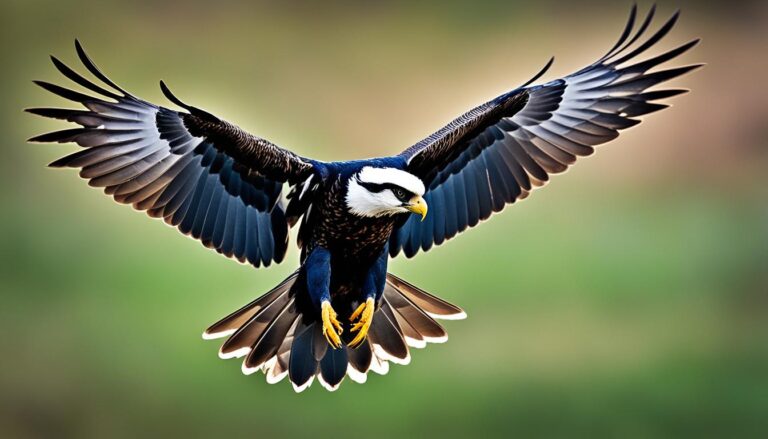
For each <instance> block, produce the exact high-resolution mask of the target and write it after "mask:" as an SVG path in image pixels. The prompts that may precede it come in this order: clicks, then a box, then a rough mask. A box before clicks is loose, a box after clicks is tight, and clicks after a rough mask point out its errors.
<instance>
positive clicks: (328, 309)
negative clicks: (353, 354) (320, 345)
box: [320, 301, 342, 349]
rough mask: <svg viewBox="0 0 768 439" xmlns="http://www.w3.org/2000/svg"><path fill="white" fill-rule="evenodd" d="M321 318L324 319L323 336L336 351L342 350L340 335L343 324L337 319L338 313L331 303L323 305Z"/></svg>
mask: <svg viewBox="0 0 768 439" xmlns="http://www.w3.org/2000/svg"><path fill="white" fill-rule="evenodd" d="M320 316H321V317H322V319H323V335H324V336H325V339H326V340H328V344H329V345H331V347H332V348H334V349H338V348H340V347H341V337H339V335H340V334H341V332H342V329H341V323H340V322H339V321H338V319H336V311H334V310H333V307H332V306H331V302H328V301H325V302H323V303H322V305H321V311H320Z"/></svg>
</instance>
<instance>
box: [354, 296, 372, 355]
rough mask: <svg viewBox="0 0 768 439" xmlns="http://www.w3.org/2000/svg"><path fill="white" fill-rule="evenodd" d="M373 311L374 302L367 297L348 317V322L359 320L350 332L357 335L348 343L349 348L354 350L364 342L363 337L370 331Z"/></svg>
mask: <svg viewBox="0 0 768 439" xmlns="http://www.w3.org/2000/svg"><path fill="white" fill-rule="evenodd" d="M375 309H376V301H375V300H374V299H373V297H369V298H368V299H366V301H365V302H363V303H361V304H360V306H358V307H357V309H356V310H355V312H353V313H352V315H351V316H349V321H350V322H354V321H355V320H357V319H358V318H359V320H358V321H357V323H355V324H354V325H353V326H352V330H351V331H352V332H357V335H356V336H355V338H353V339H352V341H350V342H349V347H351V348H356V347H358V346H360V344H361V343H362V342H363V341H364V340H365V337H366V336H367V335H368V329H370V327H371V322H372V321H373V311H375Z"/></svg>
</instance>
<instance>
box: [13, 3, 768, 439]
mask: <svg viewBox="0 0 768 439" xmlns="http://www.w3.org/2000/svg"><path fill="white" fill-rule="evenodd" d="M679 4H682V8H683V10H684V14H683V17H682V20H681V23H680V26H679V27H678V29H676V30H675V31H674V32H673V33H672V35H671V37H669V41H668V42H665V43H664V44H663V45H662V46H663V47H672V46H673V45H674V44H675V43H682V42H684V41H687V39H689V38H692V37H696V36H702V37H704V43H703V44H702V45H701V46H700V47H699V48H697V49H696V50H695V51H693V53H691V54H689V55H686V57H685V59H684V60H683V62H700V61H704V62H707V63H708V64H709V65H708V66H707V68H705V69H704V70H702V71H699V72H697V73H695V74H693V75H691V76H688V77H685V78H682V79H679V80H678V81H677V82H676V85H677V86H681V87H688V88H692V89H693V93H691V94H689V95H685V96H683V97H680V98H677V99H676V100H675V101H674V103H675V107H674V108H673V109H671V110H667V111H665V112H662V113H660V114H656V115H652V116H650V117H648V118H647V119H648V120H647V122H646V123H643V124H642V125H640V126H639V127H637V128H635V129H632V130H630V131H629V132H627V133H626V134H624V135H623V136H622V137H621V138H620V139H619V140H617V141H614V142H613V143H611V144H610V145H608V146H605V147H602V148H600V151H599V153H598V154H596V157H594V158H589V159H588V160H584V161H583V162H582V163H579V164H578V165H577V166H576V167H574V169H573V170H572V171H570V172H569V173H568V174H567V175H563V176H557V177H555V178H554V179H553V180H554V182H553V184H551V185H550V186H547V187H546V188H544V189H542V190H539V191H537V192H536V193H535V194H533V196H532V197H531V198H530V199H529V200H526V201H525V202H523V203H521V206H514V207H511V208H509V209H508V210H507V211H505V212H504V214H502V215H499V216H496V217H494V218H493V219H492V220H491V221H489V222H488V223H486V224H483V225H482V226H481V227H478V228H477V229H476V230H472V231H471V232H468V233H466V234H465V235H462V236H461V237H460V238H457V239H456V240H454V241H451V242H450V243H448V244H446V245H444V246H442V247H440V248H437V249H434V250H432V251H431V252H429V253H427V254H424V255H419V257H417V258H415V259H412V260H404V259H402V260H401V259H397V260H393V261H392V263H391V270H392V271H393V272H395V273H397V274H399V275H401V276H403V277H405V278H406V279H408V280H410V281H412V282H414V283H415V284H417V285H420V286H422V287H424V288H425V289H427V290H429V291H432V292H434V293H436V294H438V295H440V296H442V297H445V298H446V299H448V300H450V301H452V302H455V303H457V304H459V305H461V306H463V307H464V308H465V309H466V310H467V313H468V314H469V318H468V319H467V320H465V321H461V322H448V323H447V324H446V326H447V328H448V330H449V332H450V334H451V340H450V342H448V343H447V344H442V345H430V346H429V347H428V348H427V349H425V350H424V351H415V352H414V353H413V361H412V364H411V365H409V366H407V367H402V366H393V367H392V369H391V371H390V373H389V374H388V375H387V376H384V377H381V376H378V375H371V376H370V377H369V380H368V383H366V384H365V385H362V386H361V385H357V384H354V383H351V382H347V383H345V384H344V385H342V388H341V389H340V390H339V391H338V392H336V393H333V394H330V393H327V392H326V391H325V390H324V389H322V388H320V387H319V386H317V385H316V386H313V387H312V388H311V389H310V390H309V391H308V392H305V393H304V394H300V395H296V394H294V393H293V391H292V390H291V388H290V386H289V385H288V384H287V383H285V382H283V383H281V384H279V385H275V386H270V385H267V384H266V383H265V382H264V379H263V377H261V376H258V375H256V376H251V377H245V376H243V375H241V374H240V370H239V364H237V363H236V362H235V361H229V362H224V361H221V360H219V359H218V358H217V357H216V350H217V348H218V346H217V344H216V343H214V342H203V341H202V340H200V337H199V334H200V332H201V331H202V329H203V328H205V327H206V326H207V325H208V324H209V323H211V322H213V321H214V320H216V319H218V318H219V317H221V316H222V315H224V314H226V313H228V312H229V311H231V310H232V309H234V308H235V307H238V306H239V305H241V304H243V303H245V302H247V301H249V300H250V299H252V298H253V297H254V296H256V295H259V294H261V293H262V292H264V291H266V290H267V289H269V288H270V287H271V286H272V285H274V284H275V283H277V282H278V281H279V280H281V279H282V278H283V277H284V276H285V275H286V274H287V273H288V272H290V271H292V270H293V269H294V268H295V264H296V262H297V258H298V255H297V253H298V252H297V251H295V250H294V251H293V252H292V253H291V254H290V255H289V257H288V258H287V262H286V263H284V264H283V265H281V266H278V267H273V268H269V269H266V270H260V271H255V270H253V269H251V268H249V267H247V266H242V265H238V264H236V263H233V262H232V261H229V260H226V259H225V258H222V257H220V256H218V255H216V254H215V253H214V252H211V251H209V250H205V249H203V248H202V247H201V246H200V245H199V244H198V243H196V242H194V241H192V240H189V239H184V238H182V237H180V236H179V235H178V233H176V232H175V231H173V230H171V229H170V228H168V227H161V226H160V225H159V223H158V222H157V221H154V220H149V219H148V218H145V217H143V216H142V215H140V214H137V213H130V209H128V208H126V207H122V206H117V205H115V204H114V203H111V202H109V200H108V199H107V198H106V197H105V196H103V195H99V194H98V193H97V192H96V191H95V190H93V189H90V188H88V187H87V186H86V185H85V184H83V183H82V182H81V181H78V179H77V177H76V175H75V173H74V172H71V171H52V170H48V169H45V167H44V164H45V163H47V162H49V161H51V160H53V159H54V158H57V157H59V156H61V155H63V154H65V153H66V152H69V151H72V150H74V149H75V147H73V146H71V145H29V144H26V143H25V141H24V139H26V138H28V137H30V136H32V135H34V134H38V133H40V132H44V131H46V130H52V129H56V128H59V127H62V126H63V125H62V124H60V123H56V122H52V121H46V120H41V119H36V118H33V117H31V116H29V115H25V114H23V113H22V112H21V109H22V108H24V107H31V106H43V105H45V106H47V105H51V104H55V105H64V101H60V100H58V99H57V98H55V97H53V96H51V95H48V94H46V93H45V92H43V91H41V90H39V89H36V88H35V87H33V85H32V84H31V83H30V80H31V79H46V80H55V81H56V82H59V83H63V82H66V81H65V80H64V79H61V78H59V77H58V75H57V74H56V72H55V71H54V69H53V68H52V67H51V66H50V65H49V64H48V62H47V60H46V54H48V53H55V54H57V56H59V57H60V58H62V59H63V60H65V61H70V62H71V64H73V66H76V63H75V62H74V60H75V57H74V50H73V47H72V40H73V39H74V37H78V38H80V39H81V41H82V42H83V43H84V44H85V46H86V48H87V49H88V50H89V52H90V54H91V56H92V57H93V58H94V59H95V60H96V61H97V63H98V64H99V65H100V66H101V67H102V69H104V70H105V71H106V72H107V73H108V74H110V76H111V77H112V78H113V79H114V80H116V81H117V82H118V83H120V84H121V85H123V86H124V87H126V88H127V89H129V90H131V91H133V92H134V93H135V94H137V95H139V96H142V97H145V98H146V99H150V100H153V101H156V102H159V103H163V104H166V102H165V100H164V99H163V98H162V97H161V94H160V93H159V89H158V87H157V85H156V84H157V82H156V81H157V80H158V79H161V78H162V79H165V80H167V81H168V82H169V84H170V85H171V87H172V88H173V89H174V91H175V92H176V93H177V94H178V95H179V96H180V97H181V98H182V99H184V100H186V101H188V102H190V103H193V104H194V105H197V106H200V107H202V108H206V109H208V110H210V111H212V112H214V113H216V114H219V115H221V116H222V117H224V118H226V119H228V120H231V121H233V122H235V123H238V124H240V125H241V126H243V127H244V128H246V129H249V130H251V131H252V132H254V133H258V134H259V135H262V136H264V137H266V138H268V139H271V140H273V141H275V142H276V143H278V144H281V145H283V146H286V147H288V148H291V149H293V150H295V151H297V152H299V153H300V154H303V155H307V156H311V157H317V158H320V159H327V160H333V159H343V158H359V157H366V156H375V155H384V154H391V153H395V152H397V151H399V150H401V149H403V148H404V147H406V146H408V145H410V144H411V143H413V142H415V141H416V140H418V139H419V138H420V137H423V136H425V135H427V134H428V133H429V132H431V131H433V130H435V129H437V128H439V127H440V126H441V125H442V124H443V123H444V122H447V121H448V120H450V119H452V118H453V117H454V116H456V115H457V114H460V113H461V112H463V111H465V110H466V109H468V108H470V107H471V106H473V105H475V104H477V103H479V102H482V101H484V100H485V99H487V98H490V97H492V96H495V95H497V94H498V93H501V92H503V91H505V90H508V89H511V88H513V87H514V86H516V85H517V84H519V83H521V82H523V81H524V80H525V79H527V77H529V76H530V75H531V74H533V73H535V72H536V71H537V70H538V69H539V67H540V65H541V64H542V63H544V62H545V61H546V60H547V58H548V57H549V56H550V55H552V54H554V55H556V56H557V57H558V63H557V64H556V65H555V67H554V68H553V70H552V72H551V75H550V76H549V77H550V78H551V77H554V76H552V75H562V74H566V73H568V72H570V71H573V70H574V69H576V68H579V67H581V66H582V65H583V64H585V63H588V62H590V61H592V60H593V59H595V58H596V57H598V56H599V55H601V54H602V52H603V51H604V50H606V49H607V48H608V47H610V45H611V44H612V43H613V41H614V39H615V38H616V37H617V36H618V33H619V32H620V29H621V27H622V25H623V23H624V21H623V20H624V18H625V15H626V13H627V10H628V8H629V5H628V4H624V3H623V2H618V3H617V2H586V3H585V2H579V3H569V4H560V3H559V2H554V1H544V2H535V3H534V2H530V3H529V2H518V1H503V2H502V1H498V2H490V3H478V2H468V3H464V2H458V1H448V2H433V3H430V2H416V3H411V2H405V1H400V2H394V3H389V4H386V5H385V4H383V3H379V2H372V1H364V2H348V3H328V2H323V3H320V4H316V3H313V2H307V1H302V2H291V3H282V2H227V1H219V2H215V3H211V2H202V1H198V2H172V3H166V2H163V3H160V2H149V1H142V2H116V1H104V2H86V1H73V2H41V1H33V0H27V1H22V0H4V1H3V2H2V3H0V25H1V26H0V33H2V40H1V44H0V50H1V52H0V56H2V59H3V61H4V62H3V68H2V71H1V73H0V79H2V81H0V92H2V94H1V95H2V97H3V99H2V102H1V103H0V105H1V106H2V107H0V115H1V116H2V117H0V124H2V125H0V127H1V128H2V132H3V135H4V145H3V160H2V161H0V178H2V186H0V201H2V205H3V206H5V207H4V210H3V216H2V218H1V219H0V221H1V222H0V225H2V229H3V233H2V235H1V237H0V239H1V241H0V242H1V243H2V247H1V248H0V252H1V253H0V291H1V292H2V299H3V300H2V307H0V329H2V333H3V337H2V338H0V349H2V352H3V360H2V362H1V363H0V436H2V437H20V438H26V437H78V438H83V437H99V438H101V437H160V436H164V437H177V436H182V435H184V436H194V437H205V436H213V437H224V436H225V435H226V436H232V437H241V436H242V437H245V436H248V437H264V436H267V437H268V436H272V435H274V436H278V435H279V436H285V437H292V436H301V437H313V436H314V437H324V436H331V435H333V436H337V437H378V436H381V437H393V436H396V435H402V436H427V435H438V436H446V437H466V436H477V435H483V436H485V435H494V436H513V435H514V436H519V437H621V438H633V437H638V438H639V437H643V438H646V437H688V436H692V437H766V436H768V425H767V423H768V372H766V371H767V370H768V343H766V340H768V338H767V336H768V274H766V268H767V267H766V261H767V260H768V208H767V206H768V205H767V204H766V200H767V199H768V189H766V188H768V185H767V184H766V183H768V173H766V165H768V153H767V152H766V146H768V145H766V143H767V142H766V141H767V140H768V131H766V124H765V120H766V116H768V92H766V88H765V87H763V86H762V85H761V84H762V83H763V82H764V72H765V71H766V69H768V62H767V61H766V58H765V56H764V53H766V49H767V48H766V47H765V39H764V37H765V29H766V25H768V20H767V19H766V17H768V14H767V9H768V8H766V6H765V4H764V2H759V1H755V2H744V3H740V2H728V3H722V2H693V1H682V2H677V3H676V4H667V3H666V2H665V3H663V4H661V5H660V7H659V10H660V15H667V14H669V13H671V11H672V10H673V8H674V7H676V6H678V5H679ZM644 6H645V7H647V5H641V7H644ZM153 223H157V224H153Z"/></svg>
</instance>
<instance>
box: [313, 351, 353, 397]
mask: <svg viewBox="0 0 768 439" xmlns="http://www.w3.org/2000/svg"><path fill="white" fill-rule="evenodd" d="M347 352H348V349H347V348H346V346H344V347H341V348H339V349H328V350H326V352H325V355H324V356H323V359H322V360H321V361H320V375H318V377H317V378H318V379H319V381H320V384H322V386H323V387H325V388H326V389H328V390H330V391H331V392H333V391H334V390H336V389H338V388H339V384H341V381H342V380H343V379H344V375H346V374H347V364H348V363H349V357H348V356H347Z"/></svg>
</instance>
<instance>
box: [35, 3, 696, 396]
mask: <svg viewBox="0 0 768 439" xmlns="http://www.w3.org/2000/svg"><path fill="white" fill-rule="evenodd" d="M653 16H654V9H653V8H652V9H651V10H650V12H649V13H648V14H647V16H646V18H645V19H644V20H642V22H640V21H636V19H637V18H638V17H637V10H636V7H633V8H632V10H631V13H630V16H629V20H628V22H627V24H626V27H625V28H624V31H623V33H622V34H621V36H620V38H619V40H618V42H617V43H616V44H615V45H614V46H613V47H612V48H611V49H610V50H609V51H608V52H607V53H606V54H605V55H604V56H603V57H601V58H600V59H598V60H597V61H595V62H594V63H592V64H590V65H588V66H587V67H585V68H583V69H581V70H579V71H577V72H575V73H573V74H570V75H568V76H565V77H563V78H560V79H555V80H553V81H550V82H547V83H544V84H540V85H531V84H533V83H534V82H535V81H536V80H537V79H538V78H539V77H541V76H542V75H543V74H544V73H545V71H546V70H547V69H548V68H549V66H550V65H551V63H552V60H550V61H549V63H547V65H546V66H545V67H544V68H543V69H542V70H541V71H540V72H539V73H538V74H537V75H536V76H535V77H534V78H533V79H531V80H530V81H528V82H526V83H525V84H524V85H522V86H520V87H518V88H516V89H514V90H512V91H510V92H508V93H504V94H503V95H501V96H498V97H496V98H494V99H492V100H490V101H488V102H487V103H484V104H482V105H480V106H478V107H476V108H473V109H472V110H470V111H468V112H467V113H465V114H463V115H461V116H459V117H458V118H457V119H455V120H453V121H452V122H450V123H449V124H448V125H446V126H445V127H444V128H441V129H440V130H438V131H437V132H435V133H434V134H431V135H430V136H428V137H426V138H425V139H424V140H422V141H420V142H418V143H417V144H415V145H413V146H411V147H409V148H407V149H405V150H404V151H402V152H400V153H398V154H396V155H393V156H388V157H380V158H372V159H362V160H352V161H338V162H322V161H318V160H313V159H310V158H306V157H302V156H300V155H297V154H295V153H293V152H291V151H288V150H286V149H283V148H281V147H279V146H277V145H275V144H273V143H271V142H269V141H268V140H265V139H262V138H260V137H257V136H255V135H252V134H249V133H247V132H245V131H243V130H242V129H240V128H238V127H237V126H235V125H233V124H231V123H229V122H227V121H224V120H222V119H220V118H219V117H217V116H215V115H213V114H211V113H208V112H206V111H204V110H202V109H200V108H197V107H193V106H191V105H188V104H186V103H184V102H182V101H181V100H180V99H179V98H177V97H176V96H174V95H173V94H172V93H171V91H170V90H169V89H168V87H167V86H166V85H165V84H164V83H163V82H162V81H161V82H160V87H161V89H162V91H163V94H164V95H165V96H166V97H167V98H168V99H169V100H170V101H171V102H172V103H173V104H175V105H176V106H178V107H180V108H181V109H182V111H176V110H173V109H170V108H166V107H162V106H158V105H155V104H153V103H150V102H147V101H145V100H143V99H140V98H138V97H136V96H134V95H132V94H130V93H128V92H127V91H125V90H124V89H123V88H121V87H119V86H118V85H117V84H115V83H114V82H113V81H112V80H110V79H109V78H107V76H106V75H104V74H103V73H102V72H101V71H100V70H99V69H98V68H97V67H96V65H95V64H94V63H93V62H92V61H91V59H90V58H89V57H88V56H87V55H86V53H85V51H84V50H83V48H82V46H81V45H80V43H79V42H77V41H75V48H76V51H77V55H78V57H79V59H80V61H81V62H82V63H83V65H84V66H85V68H86V69H87V70H88V71H89V72H90V73H91V74H92V75H93V77H95V78H96V80H97V81H95V80H89V79H86V78H85V77H84V76H82V75H81V74H79V73H77V72H75V71H74V70H72V69H71V68H69V67H68V66H66V65H65V64H64V63H62V62H61V61H59V60H58V59H57V58H55V57H52V60H53V64H54V65H55V67H56V68H57V69H58V70H59V71H60V72H61V73H62V74H63V75H64V76H65V77H67V78H68V79H70V80H71V81H73V82H74V83H76V84H78V85H79V86H81V87H83V88H84V89H87V90H88V92H91V94H84V93H81V92H78V91H74V90H70V89H68V88H64V87H61V86H58V85H54V84H51V83H47V82H42V81H35V82H36V84H37V85H39V86H41V87H42V88H44V89H45V90H48V91H49V92H51V93H53V94H56V95H58V96H60V97H63V98H66V99H68V100H71V101H74V102H77V103H80V104H82V106H83V107H85V109H80V110H74V109H61V108H31V109H28V110H27V111H29V112H30V113H33V114H36V115H40V116H44V117H49V118H54V119H63V120H67V121H69V122H74V123H75V124H78V125H79V127H77V128H71V129H65V130H61V131H56V132H51V133H47V134H43V135H40V136H37V137H33V138H32V139H30V141H32V142H59V143H65V142H74V143H77V144H78V145H80V146H81V147H83V149H81V150H79V151H77V152H75V153H73V154H70V155H67V156H66V157H64V158H61V159H59V160H56V161H55V162H53V163H51V165H50V166H52V167H56V168H61V167H70V168H78V169H79V170H80V176H81V177H82V178H84V179H87V180H88V184H89V185H90V186H94V187H99V188H104V192H105V193H106V194H108V195H110V196H111V197H113V198H114V199H115V201H117V202H118V203H123V204H130V205H132V206H133V207H134V208H135V209H136V210H139V211H145V212H146V213H147V214H148V215H149V216H150V217H153V218H159V219H162V220H163V221H164V222H166V223H167V224H169V225H171V226H173V227H176V228H177V229H178V230H179V231H181V232H182V233H184V234H185V235H190V236H192V237H193V238H195V239H198V240H200V241H202V243H203V244H204V245H205V246H206V247H209V248H212V249H215V250H216V251H217V252H219V253H221V254H223V255H226V256H228V257H230V258H234V259H237V260H238V261H240V262H243V263H248V264H251V265H253V266H254V267H260V266H268V265H270V264H271V263H272V262H275V263H279V262H281V261H282V260H283V258H284V257H285V253H286V249H287V247H288V237H289V229H290V228H291V227H293V226H295V225H296V224H300V225H299V229H298V233H297V241H298V246H299V247H300V249H301V256H300V266H299V268H298V269H297V270H296V271H295V272H293V274H291V275H290V276H288V278H286V279H285V280H284V281H283V282H282V283H280V284H279V285H278V286H276V287H275V288H274V289H272V290H271V291H269V292H268V293H266V294H264V295H263V296H261V297H259V298H257V299H256V300H254V301H253V302H251V303H249V304H247V305H245V306H244V307H242V308H240V309H239V310H237V311H235V312H233V313H232V314H230V315H228V316H226V317H224V318H223V319H221V320H220V321H218V322H217V323H215V324H213V325H212V326H211V327H210V328H208V329H207V330H206V331H205V332H204V334H203V337H204V338H206V339H214V338H220V337H221V338H224V337H226V341H224V342H223V345H222V346H221V348H220V350H219V356H220V357H221V358H236V357H237V358H244V360H243V363H242V370H243V372H244V373H246V374H250V373H253V372H256V371H262V372H263V373H264V374H265V375H266V379H267V381H268V382H270V383H274V382H278V381H280V380H281V379H283V378H284V377H286V376H287V377H289V380H290V382H291V383H292V385H293V387H294V389H295V390H296V391H301V390H303V389H305V388H307V387H308V386H309V385H310V384H311V383H312V381H313V380H314V378H315V377H317V378H318V381H319V382H320V383H321V384H322V385H323V386H324V387H325V388H327V389H329V390H335V389H336V388H337V387H338V386H339V384H340V383H341V382H342V380H343V379H344V377H345V376H346V375H349V377H350V379H352V380H354V381H357V382H364V381H365V380H366V377H367V372H368V371H373V372H377V373H379V374H384V373H386V372H387V371H388V369H389V362H392V363H396V364H407V363H408V362H409V361H410V355H409V347H412V348H421V347H424V346H425V345H426V344H427V343H428V342H443V341H445V340H446V339H447V334H446V332H445V330H444V329H443V327H442V326H441V325H440V324H438V323H437V322H436V321H435V319H459V318H463V317H464V316H465V314H464V312H463V311H462V310H461V309H460V308H459V307H457V306H455V305H452V304H450V303H448V302H446V301H444V300H441V299H439V298H437V297H435V296H433V295H431V294H429V293H427V292H425V291H423V290H421V289H419V288H417V287H415V286H414V285H412V284H410V283H408V282H406V281H404V280H402V279H400V278H399V277H397V276H395V275H393V274H391V273H388V272H387V262H388V260H389V259H390V258H393V257H395V256H397V255H399V254H404V255H405V256H406V257H412V256H414V255H415V254H417V253H418V252H419V251H422V252H426V251H428V250H429V249H431V248H432V247H433V246H437V245H440V244H443V243H444V242H445V241H447V240H449V239H451V238H453V237H455V236H456V235H458V234H459V233H461V232H463V231H465V230H467V229H468V228H471V227H474V226H475V225H477V224H478V223H479V222H480V221H482V220H485V219H487V218H488V217H490V216H491V215H492V214H493V213H495V212H500V211H501V210H503V209H504V207H505V206H507V205H508V204H512V203H515V202H516V201H518V200H521V199H523V198H526V197H527V196H528V195H529V194H530V193H531V192H532V191H533V190H534V189H535V188H537V187H541V186H543V185H544V184H546V183H547V182H548V181H549V179H550V176H551V175H553V174H558V173H561V172H564V171H565V170H566V169H568V167H569V166H571V165H572V164H574V163H575V162H576V161H577V159H578V158H579V157H584V156H588V155H591V154H592V153H593V152H594V146H596V145H599V144H602V143H605V142H608V141H609V140H612V139H614V138H616V137H617V136H618V135H619V131H621V130H624V129H626V128H629V127H632V126H634V125H636V124H638V123H639V119H638V117H640V116H643V115H646V114H648V113H652V112H654V111H657V110H661V109H663V108H666V107H667V106H668V105H666V104H663V103H659V101H661V100H663V99H666V98H670V97H672V96H675V95H679V94H681V93H684V92H685V91H687V90H682V89H662V90H658V89H656V90H653V91H649V89H650V88H651V87H654V86H656V85H658V84H661V83H663V82H665V81H668V80H670V79H673V78H676V77H678V76H680V75H683V74H684V73H687V72H690V71H691V70H693V69H695V68H696V67H698V66H699V65H689V66H684V67H675V68H668V69H663V70H659V69H655V68H656V67H657V66H660V65H661V64H664V63H666V62H668V61H670V60H672V59H673V58H676V57H677V56H679V55H681V54H682V53H684V52H686V51H687V50H689V49H690V48H692V47H693V46H694V45H696V43H697V42H698V40H693V41H690V42H688V43H686V44H683V45H681V46H679V47H677V48H675V49H672V50H669V51H667V52H664V53H662V54H660V55H657V56H654V57H651V58H647V59H645V60H642V61H638V60H637V58H638V56H640V55H641V54H643V53H645V52H646V50H647V49H649V48H651V47H652V46H654V45H655V44H656V43H657V42H658V41H659V40H661V39H662V38H663V37H664V36H665V35H667V33H668V32H669V31H670V29H672V27H673V26H674V24H675V23H676V21H677V18H678V14H677V13H675V14H674V15H673V16H672V17H671V18H670V19H669V20H668V21H666V22H664V24H662V25H661V26H660V28H659V29H658V30H657V31H655V32H653V33H650V36H648V37H646V36H647V34H648V33H647V32H646V31H647V30H648V29H649V27H650V25H651V22H652V21H653V20H652V19H653ZM98 81H100V82H101V83H102V84H98ZM284 186H286V191H285V194H284V193H283V190H284ZM284 195H285V196H284ZM428 209H429V210H428Z"/></svg>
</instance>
